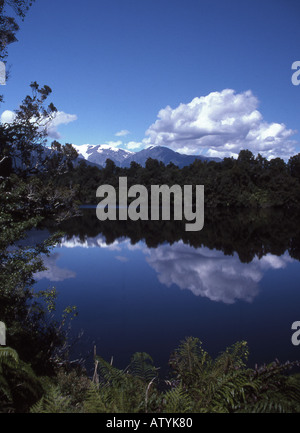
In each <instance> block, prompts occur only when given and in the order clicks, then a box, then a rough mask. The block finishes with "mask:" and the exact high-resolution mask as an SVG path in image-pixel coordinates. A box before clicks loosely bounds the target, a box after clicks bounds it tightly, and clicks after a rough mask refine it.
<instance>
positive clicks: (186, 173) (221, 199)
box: [55, 149, 300, 208]
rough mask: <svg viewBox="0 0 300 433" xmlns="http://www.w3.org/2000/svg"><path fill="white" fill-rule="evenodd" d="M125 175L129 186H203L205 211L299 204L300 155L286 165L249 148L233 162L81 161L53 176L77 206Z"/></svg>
mask: <svg viewBox="0 0 300 433" xmlns="http://www.w3.org/2000/svg"><path fill="white" fill-rule="evenodd" d="M121 176H124V177H127V181H128V186H132V185H144V186H146V188H147V189H148V191H150V187H151V185H168V186H172V185H175V184H176V185H180V186H181V187H183V186H184V185H193V186H195V185H204V190H205V207H206V208H217V207H233V208H249V207H254V208H266V207H288V208H299V206H300V154H297V155H294V156H292V157H290V159H289V160H288V161H287V162H285V161H284V160H283V159H281V158H274V159H271V160H267V159H266V158H264V157H262V156H261V155H259V154H258V155H257V156H256V157H255V156H254V155H253V153H252V152H251V151H250V150H246V149H245V150H241V151H240V153H239V156H238V158H236V159H235V158H233V157H232V158H224V159H223V160H222V161H221V162H215V161H209V162H207V161H200V160H195V161H194V162H193V163H192V164H191V165H189V166H186V167H183V168H179V167H177V166H175V165H174V164H173V163H169V164H168V165H164V164H163V163H162V162H160V161H157V160H155V159H152V158H148V160H147V161H146V164H145V167H142V166H141V165H139V164H137V163H136V162H134V161H133V162H131V165H130V167H129V168H121V167H118V166H116V164H115V163H114V162H113V161H112V160H110V159H108V160H107V161H106V166H105V167H104V168H103V169H100V168H98V167H95V166H90V165H88V164H87V163H86V162H85V161H80V163H79V164H78V165H77V166H76V167H74V168H72V169H71V170H69V171H68V172H67V173H64V174H63V175H62V176H60V177H57V178H56V179H55V182H56V184H57V185H58V186H72V187H73V188H74V189H76V198H77V199H78V200H79V202H80V203H81V204H95V203H97V199H96V190H97V188H98V187H99V186H100V185H104V184H108V185H112V186H114V187H115V188H116V190H118V184H119V181H118V179H119V177H121Z"/></svg>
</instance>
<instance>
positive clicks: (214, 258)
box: [37, 209, 300, 369]
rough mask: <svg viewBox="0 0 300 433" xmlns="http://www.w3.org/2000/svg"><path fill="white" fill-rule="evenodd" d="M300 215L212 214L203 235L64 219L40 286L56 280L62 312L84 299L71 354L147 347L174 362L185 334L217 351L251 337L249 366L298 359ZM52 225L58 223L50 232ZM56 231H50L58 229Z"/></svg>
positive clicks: (158, 360) (122, 353)
mask: <svg viewBox="0 0 300 433" xmlns="http://www.w3.org/2000/svg"><path fill="white" fill-rule="evenodd" d="M299 222H300V219H299V215H296V214H294V213H288V212H282V211H260V212H258V211H257V212H249V211H247V212H242V211H236V212H232V211H231V212H229V211H226V212H225V211H222V212H221V211H211V212H210V213H206V215H205V225H204V229H203V230H202V231H201V232H197V233H195V232H185V230H184V223H181V222H176V223H175V222H173V223H171V222H170V223H166V222H151V221H149V222H144V223H142V222H130V221H127V222H126V221H125V222H122V224H121V223H120V222H112V221H110V222H109V221H108V222H105V223H104V222H100V221H98V220H97V218H96V214H95V209H84V210H83V216H82V217H79V218H76V219H73V220H71V221H68V222H67V223H65V225H64V226H62V227H61V228H62V229H63V230H64V231H65V233H66V234H65V236H64V237H63V238H62V241H61V244H60V245H58V246H57V247H56V248H55V249H53V251H52V254H51V255H50V257H48V258H46V259H45V264H46V266H47V268H48V270H47V271H44V272H41V273H39V274H37V280H38V282H37V287H38V288H43V289H45V288H47V287H50V286H55V287H56V289H57V291H58V302H57V307H58V308H57V314H58V316H59V315H60V314H61V312H62V310H63V309H64V308H65V307H66V306H67V305H76V306H77V309H78V312H79V315H78V317H77V318H76V319H74V320H73V321H72V329H71V338H70V341H71V340H72V339H73V338H74V337H75V336H76V335H77V334H78V333H80V331H83V335H82V337H81V338H80V340H79V341H78V342H77V343H76V345H74V347H73V349H72V352H71V358H77V357H79V356H82V357H83V358H86V359H87V363H86V365H87V367H88V369H91V368H92V351H93V346H94V345H96V347H97V353H98V354H99V355H101V356H102V357H104V358H105V359H106V360H110V359H111V356H113V357H114V364H115V365H116V366H118V367H125V366H126V365H127V364H128V362H129V360H130V357H131V355H132V354H133V353H134V352H137V351H139V352H147V353H149V354H150V355H151V356H152V358H153V359H154V363H155V365H156V366H160V367H162V368H163V369H164V368H166V366H167V362H168V359H169V355H170V353H171V351H172V350H174V348H176V347H177V346H178V344H179V342H180V340H182V339H184V338H185V337H186V336H194V337H198V338H199V339H200V340H201V341H202V342H203V347H204V349H205V350H207V351H208V352H209V353H210V354H211V355H213V356H215V355H217V354H218V352H220V351H221V350H223V349H225V348H226V347H227V346H228V345H231V344H233V343H235V342H236V341H238V340H246V341H247V342H248V345H249V348H250V359H249V364H250V366H253V365H254V363H258V364H262V363H264V362H266V363H267V362H271V361H273V360H274V359H275V358H278V359H279V360H280V361H286V360H293V359H300V346H293V344H292V342H291V336H292V333H293V331H292V330H291V325H292V323H293V322H294V321H296V320H300V263H299V259H300V224H299ZM51 230H53V229H51ZM51 230H50V231H51Z"/></svg>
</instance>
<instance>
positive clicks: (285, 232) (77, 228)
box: [51, 209, 300, 263]
mask: <svg viewBox="0 0 300 433" xmlns="http://www.w3.org/2000/svg"><path fill="white" fill-rule="evenodd" d="M184 226H185V222H184V221H162V222H160V221H130V220H128V221H105V222H101V221H99V220H98V219H97V217H96V211H95V209H83V215H82V216H81V217H77V218H73V219H72V220H69V221H67V222H65V223H64V224H62V225H61V226H60V227H59V228H60V229H61V230H62V231H64V232H65V234H66V236H65V241H66V240H67V239H69V240H70V239H71V238H72V237H73V236H76V238H77V239H78V240H80V242H81V243H82V244H84V243H86V242H87V240H88V239H89V242H93V241H92V239H95V238H97V237H98V240H99V239H100V238H101V239H102V242H104V243H105V244H107V245H110V244H113V243H114V242H115V241H116V240H119V239H120V238H128V239H130V242H131V243H132V244H136V243H137V242H139V241H141V240H143V241H144V242H145V244H146V245H147V246H148V247H152V248H156V247H157V246H158V245H161V244H164V243H169V244H170V245H172V244H173V243H174V242H178V241H182V242H183V243H184V244H187V245H190V246H192V247H194V248H199V247H207V248H209V249H216V250H220V251H222V252H223V253H224V254H225V255H233V254H234V253H236V254H237V255H238V257H239V259H240V261H241V262H243V263H250V262H251V261H252V260H253V259H254V258H255V257H258V258H261V257H263V256H265V255H266V254H267V253H271V254H273V255H277V256H281V255H283V254H284V253H285V252H286V251H287V252H288V253H289V255H290V256H291V257H292V258H294V259H296V260H300V214H295V213H293V214H292V215H290V214H289V213H288V212H287V213H285V212H284V211H283V210H260V211H256V212H253V211H251V212H250V211H249V210H247V211H237V212H233V211H232V210H231V211H230V210H228V211H226V210H224V209H223V210H222V211H218V210H217V209H215V210H214V211H213V212H211V213H209V212H207V211H206V212H205V223H204V228H203V230H201V231H199V232H186V231H185V229H184ZM55 230H57V227H55V228H52V229H51V231H55ZM99 236H100V237H99Z"/></svg>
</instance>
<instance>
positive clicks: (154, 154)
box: [73, 144, 221, 168]
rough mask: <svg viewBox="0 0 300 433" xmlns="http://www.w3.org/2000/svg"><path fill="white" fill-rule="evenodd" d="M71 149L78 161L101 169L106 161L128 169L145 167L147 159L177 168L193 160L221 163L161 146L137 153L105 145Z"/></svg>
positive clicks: (217, 159) (214, 159)
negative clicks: (81, 160) (77, 155)
mask: <svg viewBox="0 0 300 433" xmlns="http://www.w3.org/2000/svg"><path fill="white" fill-rule="evenodd" d="M73 147H74V148H75V149H76V150H77V152H78V154H79V159H82V158H83V159H85V160H86V161H88V162H90V163H94V164H97V165H100V166H101V167H105V164H106V160H107V159H111V160H112V161H114V163H115V164H116V165H117V166H119V167H129V166H130V163H131V162H132V161H135V162H137V163H138V164H140V165H142V166H145V163H146V161H147V159H148V158H152V159H157V160H158V161H162V162H163V163H164V164H165V165H167V164H169V163H170V162H172V163H173V164H175V165H177V166H178V167H179V168H182V167H184V166H186V165H190V164H192V163H193V162H194V161H195V159H200V160H201V161H217V162H219V161H221V160H220V159H219V158H209V157H206V156H202V155H185V154H182V153H179V152H175V151H174V150H171V149H169V148H168V147H163V146H150V147H148V148H146V149H143V150H140V151H139V152H130V151H128V150H124V149H119V148H115V147H112V146H109V145H107V144H101V145H100V144H96V145H95V144H94V145H93V144H83V145H80V146H75V145H74V144H73Z"/></svg>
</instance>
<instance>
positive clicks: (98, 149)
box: [73, 144, 132, 167]
mask: <svg viewBox="0 0 300 433" xmlns="http://www.w3.org/2000/svg"><path fill="white" fill-rule="evenodd" d="M73 147H74V148H75V149H76V150H77V152H78V153H79V158H80V157H81V158H84V159H85V160H87V161H88V162H92V163H94V164H97V165H100V166H101V167H105V164H106V160H107V159H111V160H112V161H114V163H115V164H116V165H118V166H120V167H121V166H122V165H123V162H124V160H125V159H126V158H127V157H128V156H129V155H131V154H132V152H129V150H124V149H117V148H115V147H112V146H109V145H108V144H82V145H81V146H75V145H74V144H73Z"/></svg>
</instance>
